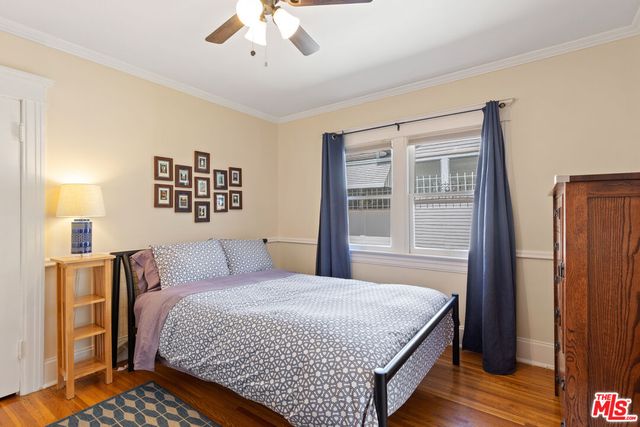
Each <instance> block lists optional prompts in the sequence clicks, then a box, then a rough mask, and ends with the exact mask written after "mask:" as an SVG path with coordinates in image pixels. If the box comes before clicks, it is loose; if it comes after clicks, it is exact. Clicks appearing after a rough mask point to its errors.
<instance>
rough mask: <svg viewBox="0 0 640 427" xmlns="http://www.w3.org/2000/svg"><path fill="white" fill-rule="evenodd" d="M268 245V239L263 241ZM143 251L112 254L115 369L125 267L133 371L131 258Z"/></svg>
mask: <svg viewBox="0 0 640 427" xmlns="http://www.w3.org/2000/svg"><path fill="white" fill-rule="evenodd" d="M262 241H263V242H264V243H265V244H266V243H268V240H267V239H262ZM141 250H143V249H135V250H128V251H120V252H111V255H113V256H114V257H115V258H114V259H113V278H112V286H111V351H112V361H113V367H114V368H115V367H116V363H117V361H118V326H119V324H120V272H121V269H120V268H121V266H123V267H124V280H125V283H126V291H127V295H126V298H127V359H128V360H127V364H128V369H129V371H133V354H134V350H135V347H136V319H135V313H134V311H133V307H134V306H135V302H136V295H137V292H136V289H135V286H136V285H135V282H134V280H133V268H132V267H131V256H132V255H133V254H135V253H136V252H139V251H141Z"/></svg>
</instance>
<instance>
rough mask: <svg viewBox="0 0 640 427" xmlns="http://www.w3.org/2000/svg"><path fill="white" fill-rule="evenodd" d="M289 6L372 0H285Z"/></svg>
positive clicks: (367, 1) (366, 0)
mask: <svg viewBox="0 0 640 427" xmlns="http://www.w3.org/2000/svg"><path fill="white" fill-rule="evenodd" d="M286 1H287V3H289V4H290V5H291V6H329V5H332V4H353V3H371V2H372V1H373V0H286Z"/></svg>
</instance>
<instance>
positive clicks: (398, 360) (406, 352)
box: [373, 294, 460, 427]
mask: <svg viewBox="0 0 640 427" xmlns="http://www.w3.org/2000/svg"><path fill="white" fill-rule="evenodd" d="M458 298H459V297H458V294H453V295H451V298H449V300H447V302H446V304H445V305H444V306H443V307H442V308H441V309H440V310H439V311H438V312H437V313H436V315H435V316H434V317H432V318H431V320H429V322H427V324H426V325H424V326H423V327H422V329H420V330H419V331H418V333H417V334H415V335H414V337H413V338H411V340H410V341H409V342H408V343H407V344H406V345H405V346H404V347H403V348H402V349H401V350H400V351H399V352H398V354H396V355H395V356H394V357H393V359H391V361H390V362H389V363H387V365H386V366H385V367H383V368H376V369H375V370H374V371H373V375H374V391H373V400H374V403H375V405H376V413H377V415H378V425H379V426H380V427H387V424H388V418H389V411H388V400H387V385H388V384H389V381H391V379H392V378H393V377H394V376H395V375H396V374H397V373H398V371H399V370H400V369H401V368H402V367H403V366H404V364H405V362H406V361H407V360H409V358H410V357H411V356H412V355H413V353H414V352H415V351H416V350H417V349H418V347H420V345H421V344H422V343H423V342H424V340H425V339H427V337H428V336H429V335H430V334H431V332H433V330H434V329H435V328H436V327H437V326H438V325H439V324H440V322H441V321H442V319H444V318H445V317H446V316H447V314H449V312H451V315H452V317H453V341H452V343H451V345H452V347H453V348H452V359H453V364H454V365H456V366H457V365H460V311H459V310H460V306H459V303H458Z"/></svg>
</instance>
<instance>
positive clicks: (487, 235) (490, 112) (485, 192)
mask: <svg viewBox="0 0 640 427" xmlns="http://www.w3.org/2000/svg"><path fill="white" fill-rule="evenodd" d="M483 111H484V123H483V125H482V144H481V147H480V159H479V161H478V172H477V178H476V189H475V194H474V200H473V220H472V224H471V242H470V247H469V267H468V275H467V309H466V316H465V322H464V338H463V340H462V348H464V349H466V350H471V351H475V352H478V353H482V361H483V368H484V370H485V371H487V372H489V373H492V374H502V375H505V374H510V373H513V372H514V371H515V369H516V308H515V303H516V301H515V295H516V290H515V283H516V276H515V260H516V243H515V235H514V231H513V212H512V210H511V196H510V194H509V182H508V181H507V171H506V168H505V155H504V137H503V135H502V127H501V126H500V107H499V105H498V102H496V101H491V102H488V103H487V105H486V106H485V108H484V109H483Z"/></svg>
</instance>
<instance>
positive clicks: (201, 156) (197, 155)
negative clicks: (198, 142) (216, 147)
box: [193, 151, 211, 174]
mask: <svg viewBox="0 0 640 427" xmlns="http://www.w3.org/2000/svg"><path fill="white" fill-rule="evenodd" d="M193 170H194V171H195V172H197V173H206V174H208V173H209V172H210V171H211V155H210V154H209V153H205V152H204V151H194V152H193Z"/></svg>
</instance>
